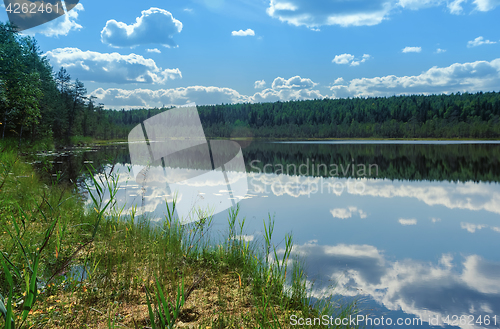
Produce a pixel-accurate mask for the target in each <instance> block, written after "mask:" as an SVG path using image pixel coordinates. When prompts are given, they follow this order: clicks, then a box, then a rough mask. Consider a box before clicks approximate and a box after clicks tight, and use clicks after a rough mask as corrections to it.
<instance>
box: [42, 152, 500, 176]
mask: <svg viewBox="0 0 500 329" xmlns="http://www.w3.org/2000/svg"><path fill="white" fill-rule="evenodd" d="M242 151H243V157H244V159H245V165H246V170H247V172H249V173H250V172H254V173H255V172H258V171H259V170H261V171H262V172H264V166H265V165H266V164H267V165H269V166H268V167H267V168H266V172H267V173H276V171H275V169H276V168H278V167H279V165H281V166H283V168H284V172H283V174H287V166H290V167H289V168H293V166H295V168H296V169H297V174H306V170H305V169H304V168H303V169H302V171H301V172H299V167H300V165H304V164H307V163H309V167H308V168H309V169H308V171H307V175H310V176H317V177H319V176H321V177H352V178H356V177H360V176H361V177H367V178H379V179H384V178H385V179H391V180H430V181H433V180H436V181H475V182H479V181H481V182H500V144H499V145H497V144H454V145H429V144H426V145H422V144H333V145H332V144H285V143H265V142H253V143H251V144H250V145H249V146H248V147H244V148H243V149H242ZM38 159H39V158H38ZM35 160H36V159H35ZM252 161H253V162H252ZM61 162H62V163H61ZM313 163H314V173H313V172H312V164H313ZM113 164H122V165H124V166H127V165H130V155H129V150H128V147H127V145H126V144H121V145H109V146H101V147H95V148H92V149H80V150H78V152H71V153H70V152H66V154H64V152H63V153H60V154H58V155H57V156H54V157H44V161H42V163H38V164H37V166H38V167H39V168H40V169H43V168H45V170H42V171H43V172H48V173H49V174H52V173H56V172H58V171H60V172H61V173H62V177H63V180H65V181H69V180H70V179H71V180H72V181H78V180H80V181H81V179H82V177H83V174H84V173H85V172H86V171H87V167H89V166H90V165H92V166H93V167H94V168H96V169H97V170H98V171H100V172H102V171H103V170H104V167H105V166H111V165H113ZM318 164H320V165H321V164H324V165H326V166H327V167H328V171H327V172H326V173H325V170H324V168H323V167H321V170H319V171H318V170H317V165H318ZM353 164H354V165H356V167H355V168H356V169H355V171H354V174H353V172H352V170H351V168H352V167H351V166H352V165H353ZM331 165H337V166H338V175H331V174H332V166H331ZM348 165H349V167H348ZM357 165H364V166H365V167H366V174H365V175H359V172H358V169H359V167H358V166H357ZM370 165H372V167H371V173H370V172H369V169H370ZM373 165H376V167H374V166H373ZM179 167H184V165H183V164H180V165H179ZM257 168H258V169H257ZM346 168H348V169H346ZM291 170H293V169H290V170H288V174H292V175H293V172H291ZM377 170H378V174H377ZM121 174H128V172H121ZM278 174H280V173H279V172H278Z"/></svg>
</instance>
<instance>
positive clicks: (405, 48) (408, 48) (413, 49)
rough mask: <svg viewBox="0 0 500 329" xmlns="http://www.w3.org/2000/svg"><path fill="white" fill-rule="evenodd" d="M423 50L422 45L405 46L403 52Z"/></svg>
mask: <svg viewBox="0 0 500 329" xmlns="http://www.w3.org/2000/svg"><path fill="white" fill-rule="evenodd" d="M421 51H422V47H404V48H403V50H402V52H403V53H419V52H421Z"/></svg>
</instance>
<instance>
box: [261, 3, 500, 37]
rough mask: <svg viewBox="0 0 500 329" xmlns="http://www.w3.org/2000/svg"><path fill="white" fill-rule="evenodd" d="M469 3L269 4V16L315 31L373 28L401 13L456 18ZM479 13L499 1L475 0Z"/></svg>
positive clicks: (494, 6) (492, 6) (489, 8)
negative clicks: (433, 12) (437, 10)
mask: <svg viewBox="0 0 500 329" xmlns="http://www.w3.org/2000/svg"><path fill="white" fill-rule="evenodd" d="M466 2H467V0H370V1H368V0H366V1H362V0H357V1H354V0H351V1H346V0H329V1H324V0H270V1H269V7H268V8H267V10H266V12H267V14H268V15H269V16H271V17H273V18H276V19H279V20H280V21H282V22H286V23H288V24H291V25H295V26H306V27H308V28H310V29H312V30H317V29H318V27H320V26H324V25H340V26H344V27H347V26H371V25H377V24H380V23H381V22H383V21H384V20H387V19H389V18H390V16H392V15H396V14H400V13H401V12H402V10H420V9H424V8H431V7H438V6H443V7H445V8H447V10H448V11H449V12H450V13H451V14H454V15H458V14H461V13H462V12H463V4H464V3H466ZM473 3H474V5H475V8H476V10H479V11H490V10H492V9H494V8H496V7H497V6H499V5H500V0H474V1H473Z"/></svg>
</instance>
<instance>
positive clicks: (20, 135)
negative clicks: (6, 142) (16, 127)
mask: <svg viewBox="0 0 500 329" xmlns="http://www.w3.org/2000/svg"><path fill="white" fill-rule="evenodd" d="M21 137H23V125H21V132H20V133H19V148H21Z"/></svg>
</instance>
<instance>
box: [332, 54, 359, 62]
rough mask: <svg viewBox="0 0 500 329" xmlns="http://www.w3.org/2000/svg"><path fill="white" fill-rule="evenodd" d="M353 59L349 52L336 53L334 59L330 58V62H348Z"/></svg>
mask: <svg viewBox="0 0 500 329" xmlns="http://www.w3.org/2000/svg"><path fill="white" fill-rule="evenodd" d="M353 60H354V55H351V54H342V55H336V56H335V58H334V59H332V63H335V64H349V63H351V62H352V61H353Z"/></svg>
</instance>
